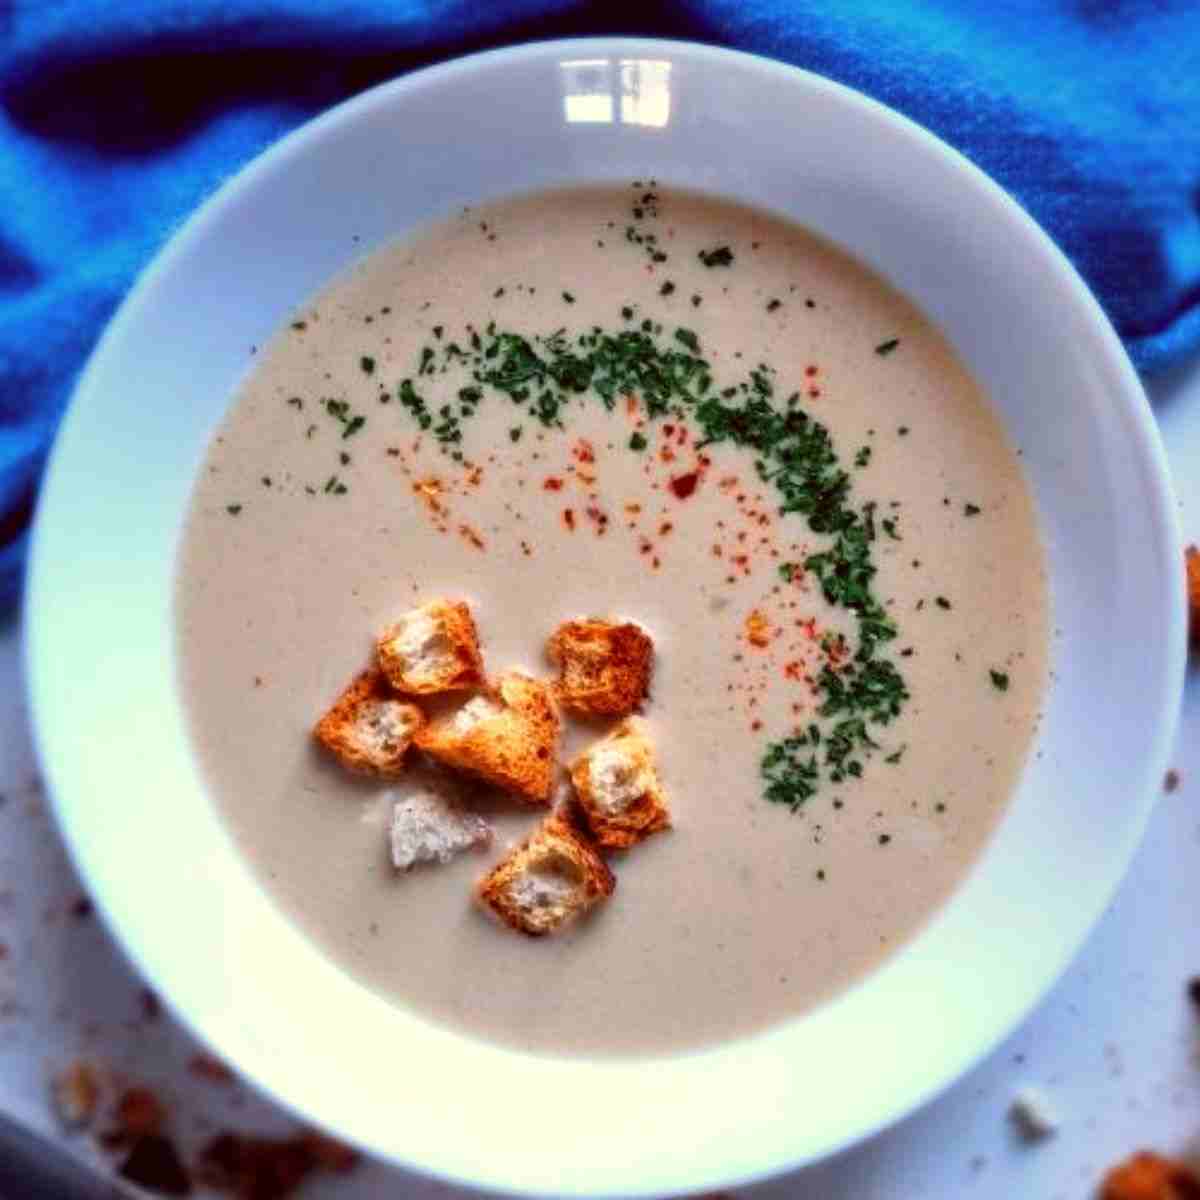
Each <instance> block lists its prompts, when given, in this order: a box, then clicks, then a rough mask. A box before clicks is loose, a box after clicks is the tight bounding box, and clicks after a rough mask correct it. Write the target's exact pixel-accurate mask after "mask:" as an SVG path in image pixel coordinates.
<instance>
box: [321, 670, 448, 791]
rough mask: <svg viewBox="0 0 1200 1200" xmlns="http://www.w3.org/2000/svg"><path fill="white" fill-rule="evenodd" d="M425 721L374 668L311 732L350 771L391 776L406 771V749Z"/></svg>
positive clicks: (341, 697) (347, 690)
mask: <svg viewBox="0 0 1200 1200" xmlns="http://www.w3.org/2000/svg"><path fill="white" fill-rule="evenodd" d="M424 724H425V716H424V714H423V713H422V712H421V710H420V709H419V708H417V706H416V705H415V704H408V703H406V702H405V701H404V700H402V699H400V698H399V697H398V696H397V695H396V694H395V693H394V692H393V691H392V690H391V688H389V687H388V685H387V680H386V679H384V677H383V675H382V673H381V672H380V671H378V670H376V669H375V668H374V667H371V668H369V669H368V670H366V671H363V672H362V674H360V675H358V676H356V677H355V679H354V680H353V681H352V682H351V683H350V685H349V687H347V688H346V690H345V691H344V692H343V693H342V694H341V695H340V696H339V697H338V698H337V701H336V702H335V703H334V706H333V707H332V708H331V709H330V710H329V711H328V712H327V713H326V714H325V715H324V716H323V717H322V718H321V719H320V720H319V721H318V722H317V725H316V728H315V729H314V730H313V736H314V737H315V738H316V739H317V741H318V742H320V743H321V745H322V746H324V747H325V748H326V749H327V750H329V751H330V752H331V753H332V754H333V755H334V756H335V757H336V758H337V759H338V761H339V762H341V763H342V765H343V766H346V767H349V768H350V770H352V771H358V772H360V773H361V774H364V775H379V776H382V777H383V778H387V779H390V778H393V777H394V776H396V775H399V774H400V773H401V771H403V769H404V754H405V751H407V750H408V747H409V745H410V744H411V742H412V740H413V735H414V734H415V733H416V732H417V730H419V729H420V728H421V726H423V725H424Z"/></svg>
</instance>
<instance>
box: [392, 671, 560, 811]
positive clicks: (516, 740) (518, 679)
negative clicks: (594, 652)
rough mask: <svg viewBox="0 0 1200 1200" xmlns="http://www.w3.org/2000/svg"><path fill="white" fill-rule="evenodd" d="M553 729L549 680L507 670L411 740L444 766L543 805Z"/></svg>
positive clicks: (551, 765) (548, 787)
mask: <svg viewBox="0 0 1200 1200" xmlns="http://www.w3.org/2000/svg"><path fill="white" fill-rule="evenodd" d="M558 731H559V718H558V708H557V706H556V705H555V703H554V694H553V692H552V691H551V689H550V686H549V684H546V683H542V682H540V681H539V680H537V679H531V678H530V677H529V676H528V675H522V674H521V673H520V672H519V671H508V672H506V673H505V674H503V675H501V676H500V677H499V678H498V679H497V680H496V681H495V683H494V684H493V686H491V687H489V688H486V689H485V690H483V691H481V692H479V693H478V694H477V695H475V696H472V697H471V699H470V700H468V701H467V702H466V704H464V705H462V707H460V708H458V709H456V710H455V711H454V712H453V713H450V714H449V715H447V716H445V717H442V718H440V719H439V720H436V721H433V722H431V723H430V724H429V725H426V726H425V728H423V729H422V730H420V731H419V732H418V734H417V738H416V742H417V745H418V746H419V747H420V748H421V749H422V750H424V751H425V752H426V753H427V754H431V755H433V757H434V758H437V759H440V760H441V761H442V762H444V763H446V764H447V766H451V767H457V768H458V769H459V770H462V771H470V772H472V773H473V774H475V775H478V776H479V777H480V778H482V779H485V780H487V782H488V783H494V784H495V785H496V786H497V787H502V788H505V789H506V790H507V791H510V792H516V793H518V794H519V795H520V796H521V797H522V798H524V799H526V800H531V801H534V802H535V803H538V804H548V803H549V802H550V790H551V788H552V787H553V785H554V770H555V753H556V751H557V749H558Z"/></svg>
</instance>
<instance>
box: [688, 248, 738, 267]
mask: <svg viewBox="0 0 1200 1200" xmlns="http://www.w3.org/2000/svg"><path fill="white" fill-rule="evenodd" d="M696 257H697V258H698V259H699V260H700V261H701V262H702V263H703V264H704V265H705V266H706V267H710V268H711V267H730V266H732V265H733V251H732V250H730V248H729V247H728V246H716V247H714V248H713V249H712V250H701V251H700V253H699V254H698V255H697V256H696Z"/></svg>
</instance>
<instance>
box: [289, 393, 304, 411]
mask: <svg viewBox="0 0 1200 1200" xmlns="http://www.w3.org/2000/svg"><path fill="white" fill-rule="evenodd" d="M287 402H288V403H289V404H290V405H291V406H292V407H293V408H297V409H299V408H303V407H304V401H303V400H301V399H300V397H299V396H289V397H288V399H287Z"/></svg>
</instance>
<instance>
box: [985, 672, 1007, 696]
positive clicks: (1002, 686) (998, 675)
mask: <svg viewBox="0 0 1200 1200" xmlns="http://www.w3.org/2000/svg"><path fill="white" fill-rule="evenodd" d="M988 676H989V677H990V679H991V681H992V687H994V688H995V689H996V691H998V692H1007V691H1008V675H1007V673H1006V672H1004V671H995V670H992V671H988Z"/></svg>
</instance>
